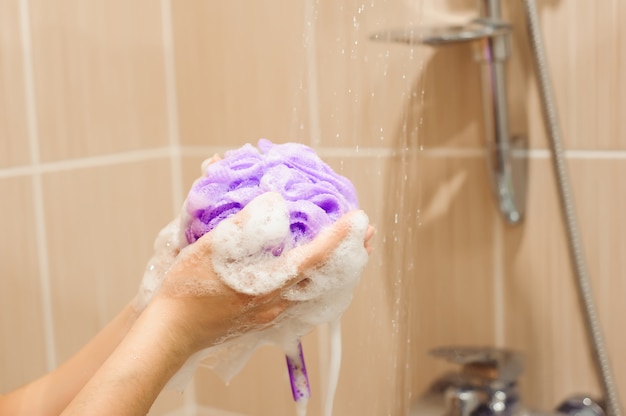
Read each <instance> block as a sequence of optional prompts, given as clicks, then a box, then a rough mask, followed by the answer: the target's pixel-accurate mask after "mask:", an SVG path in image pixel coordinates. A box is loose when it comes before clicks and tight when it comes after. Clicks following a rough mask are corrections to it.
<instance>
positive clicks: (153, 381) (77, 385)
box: [0, 213, 374, 416]
mask: <svg viewBox="0 0 626 416" xmlns="http://www.w3.org/2000/svg"><path fill="white" fill-rule="evenodd" d="M238 215H245V213H243V214H242V213H240V214H238ZM350 215H352V213H348V214H346V215H345V216H344V217H342V218H341V219H340V220H339V221H337V222H336V223H335V224H334V225H333V226H331V229H330V232H328V233H323V234H321V235H320V236H319V237H318V238H316V239H315V240H314V241H313V242H311V243H309V244H307V245H305V246H302V247H300V248H299V249H301V250H302V252H303V254H304V256H303V258H304V261H303V262H302V263H300V264H299V267H298V271H299V273H298V275H297V276H294V277H293V278H292V279H291V280H290V281H288V282H287V283H286V286H287V287H288V286H290V285H295V284H298V283H300V282H301V281H302V280H303V276H304V274H305V272H306V271H307V270H313V269H315V268H317V267H321V266H322V265H323V264H324V262H325V261H326V259H327V258H328V256H329V254H330V253H332V251H333V250H334V249H335V248H336V247H337V246H338V245H339V243H340V242H341V241H342V239H343V238H345V237H346V235H347V233H348V231H349V229H350ZM373 234H374V229H373V228H372V227H371V226H370V227H368V230H367V232H366V235H365V237H364V245H365V248H366V249H367V251H368V253H369V252H370V250H371V248H370V243H369V242H370V239H371V237H372V236H373ZM211 244H212V243H211V233H209V234H207V235H205V236H203V237H202V238H201V239H199V240H198V241H197V242H196V243H194V244H192V245H191V246H189V247H186V248H185V249H183V250H182V251H181V252H180V253H179V254H178V256H177V257H176V261H175V262H174V264H173V265H172V267H171V268H170V270H169V271H168V273H167V276H166V280H165V281H164V283H163V286H162V288H161V289H160V290H159V291H158V292H157V294H156V295H155V297H154V299H152V301H151V302H150V303H149V304H148V306H147V307H146V308H145V310H143V311H142V312H138V311H136V310H135V308H134V306H133V305H134V303H133V302H130V303H129V304H128V306H126V307H125V308H124V309H123V310H122V311H121V312H120V313H119V314H118V315H117V316H116V317H115V318H113V320H111V321H110V322H109V324H108V325H107V326H105V327H104V328H103V329H102V330H101V331H100V332H99V333H98V334H97V335H96V336H95V337H94V338H93V339H92V340H91V341H90V342H89V343H87V344H86V345H85V346H84V347H83V348H82V349H81V350H80V351H79V352H78V353H76V354H75V355H74V356H73V357H71V358H70V359H69V360H68V361H66V362H65V363H64V364H63V365H61V366H60V367H58V368H57V369H55V370H54V371H52V372H50V373H48V374H46V375H45V376H43V377H41V378H39V379H37V380H35V381H33V382H31V383H30V384H27V385H26V386H24V387H21V388H19V389H17V390H15V391H13V392H10V393H8V394H6V395H2V396H0V415H2V416H5V415H16V416H17V415H29V416H30V415H41V416H47V415H55V416H56V415H64V416H68V415H93V416H96V415H107V416H108V415H120V416H124V415H128V416H131V415H145V414H147V413H148V411H149V410H150V407H151V406H152V404H153V402H154V401H155V400H156V398H157V396H158V395H159V393H160V392H161V390H162V389H163V387H164V386H165V384H166V383H167V381H168V380H169V379H170V378H171V377H172V376H173V375H174V374H175V373H176V371H177V370H178V369H179V368H180V367H181V366H182V365H183V364H184V362H185V361H186V360H187V359H188V358H189V357H190V356H191V355H192V354H194V353H195V352H197V351H199V350H202V349H204V348H208V347H211V346H213V345H216V344H218V343H220V342H222V341H223V340H224V339H225V337H226V336H228V335H229V334H232V333H245V332H246V331H251V330H255V329H260V328H263V327H266V326H268V325H271V324H272V322H273V321H274V320H275V319H276V318H277V317H278V316H279V315H280V314H281V313H282V312H283V311H285V310H286V309H287V308H289V306H290V305H291V304H292V303H291V302H290V301H287V300H285V299H284V298H283V297H282V296H281V292H282V290H283V289H284V288H285V287H282V288H280V289H279V290H276V291H274V292H271V293H267V294H264V295H261V296H249V295H244V294H241V293H238V292H235V291H234V290H232V289H230V288H228V287H227V286H226V285H224V284H223V283H222V281H221V280H220V279H219V277H218V276H217V275H216V273H215V272H214V271H213V268H212V266H211V261H210V258H211ZM189 278H194V279H200V280H203V281H206V282H207V283H209V284H211V285H212V287H215V288H217V289H218V290H215V291H212V292H211V294H207V295H205V296H194V295H190V294H188V293H182V292H180V291H177V290H176V287H177V283H178V282H180V281H183V280H185V279H189Z"/></svg>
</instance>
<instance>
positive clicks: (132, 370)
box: [62, 302, 193, 416]
mask: <svg viewBox="0 0 626 416" xmlns="http://www.w3.org/2000/svg"><path fill="white" fill-rule="evenodd" d="M172 319H175V314H174V313H173V312H172V311H171V310H168V308H167V305H165V307H164V305H163V302H160V303H158V304H157V306H153V304H151V305H150V306H148V308H147V309H146V310H145V311H144V312H143V313H142V315H141V316H140V317H139V318H138V319H137V322H136V323H135V325H134V326H133V327H132V328H131V330H130V331H129V332H128V334H127V335H126V337H125V338H124V340H123V341H122V342H121V343H120V344H119V346H118V347H117V349H116V350H115V351H114V352H113V353H112V354H111V356H110V357H109V358H108V359H107V360H106V362H105V363H104V364H103V365H102V366H101V367H100V368H99V369H98V371H97V372H96V374H95V375H94V376H93V377H92V378H91V379H90V381H89V382H88V383H87V384H86V386H85V387H84V388H83V389H82V390H81V391H80V393H79V394H78V395H77V396H76V397H75V398H74V400H73V401H72V402H71V403H70V405H69V406H68V407H67V408H66V410H65V411H64V412H63V413H62V415H64V416H68V415H81V416H83V415H93V416H95V415H119V416H124V415H129V416H130V415H145V414H147V413H148V411H149V410H150V407H151V406H152V403H153V402H154V400H155V399H156V398H157V396H158V395H159V393H160V392H161V390H162V389H163V387H164V386H165V384H166V383H167V381H168V380H169V379H170V378H171V377H172V376H173V375H174V373H175V372H176V371H177V370H178V369H179V368H180V367H181V366H182V365H183V363H184V362H185V360H186V359H187V358H188V357H189V355H190V354H191V353H192V352H193V350H192V349H191V348H190V346H189V345H188V344H185V343H184V342H183V340H184V337H180V336H179V333H177V332H176V328H177V326H179V325H177V324H173V323H172Z"/></svg>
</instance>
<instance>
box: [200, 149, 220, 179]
mask: <svg viewBox="0 0 626 416" xmlns="http://www.w3.org/2000/svg"><path fill="white" fill-rule="evenodd" d="M220 160H222V157H221V156H220V155H219V154H217V153H216V154H214V155H213V156H211V157H210V158H208V159H205V160H204V161H203V162H202V165H201V169H202V174H203V175H205V174H206V170H207V168H208V167H209V166H210V165H212V164H213V163H215V162H219V161H220Z"/></svg>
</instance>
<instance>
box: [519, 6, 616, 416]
mask: <svg viewBox="0 0 626 416" xmlns="http://www.w3.org/2000/svg"><path fill="white" fill-rule="evenodd" d="M523 1H524V6H525V7H524V8H525V11H526V17H527V19H526V21H527V23H528V34H529V37H530V44H531V48H532V52H533V57H534V60H535V67H536V70H537V79H538V83H539V90H540V94H541V100H542V103H543V115H544V118H545V124H546V130H547V132H548V138H549V142H550V146H551V148H552V162H553V167H554V171H555V175H556V181H557V188H558V191H559V198H560V201H561V208H562V210H563V216H564V222H565V228H566V231H567V236H568V244H569V251H570V257H571V261H572V265H573V267H574V272H575V277H576V287H577V289H578V294H579V297H580V301H581V309H582V312H583V316H584V319H585V323H586V328H587V335H588V339H589V343H590V346H591V349H592V355H593V357H594V360H595V364H596V368H597V371H598V374H599V379H600V382H601V385H602V390H603V394H604V399H605V401H606V411H607V413H608V415H609V416H621V415H622V410H621V406H620V402H619V397H618V394H617V388H616V386H615V382H614V381H613V375H612V373H611V365H610V362H609V357H608V354H607V351H606V347H605V344H604V339H603V336H602V330H601V328H600V322H599V320H598V316H597V313H596V308H595V304H594V300H593V294H592V292H591V285H590V279H589V275H588V273H587V266H586V264H585V259H584V256H583V251H582V245H581V240H580V235H579V232H578V226H577V223H576V215H575V211H574V204H573V202H572V195H571V191H570V186H569V179H568V174H567V166H566V163H565V155H564V151H563V145H562V142H561V132H560V127H559V122H558V118H557V113H556V105H555V103H554V94H553V92H552V85H551V83H550V77H549V73H548V63H547V60H546V57H545V52H544V48H543V41H542V36H541V28H540V26H539V18H538V16H537V7H536V4H535V0H523Z"/></svg>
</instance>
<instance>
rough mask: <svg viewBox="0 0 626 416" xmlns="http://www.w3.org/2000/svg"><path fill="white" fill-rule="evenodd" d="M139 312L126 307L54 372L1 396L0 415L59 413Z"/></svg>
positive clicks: (114, 345)
mask: <svg viewBox="0 0 626 416" xmlns="http://www.w3.org/2000/svg"><path fill="white" fill-rule="evenodd" d="M137 315H138V313H137V312H136V311H135V310H134V309H133V307H132V306H130V305H129V306H126V307H125V308H124V309H123V310H122V311H121V312H120V313H119V314H118V315H117V316H116V317H115V318H113V320H111V322H109V324H107V325H106V326H105V327H104V328H103V329H102V330H101V331H100V332H99V333H98V334H97V335H96V336H95V337H94V338H93V339H92V340H91V341H89V343H88V344H86V345H85V346H84V347H83V348H82V349H81V350H80V351H79V352H78V353H76V354H75V355H74V356H72V357H71V358H70V359H68V360H67V361H66V362H65V363H63V364H62V365H61V366H59V367H58V368H57V369H55V370H54V371H52V372H50V373H48V374H46V375H45V376H43V377H41V378H39V379H37V380H35V381H33V382H31V383H30V384H27V385H26V386H24V387H21V388H20V389H18V390H15V391H13V392H11V393H9V394H7V395H6V396H2V397H0V415H3V416H5V415H11V416H14V415H15V416H18V415H35V414H36V415H41V416H45V415H55V416H56V415H58V414H59V413H61V411H63V409H65V407H66V406H67V405H68V404H69V403H70V401H71V400H72V399H73V398H74V396H76V395H77V394H78V392H79V391H80V390H81V389H82V388H83V387H84V386H85V384H86V383H87V381H88V380H89V379H90V378H91V377H92V376H93V375H94V373H95V372H96V370H97V369H98V368H99V367H100V366H101V365H102V363H104V362H105V360H106V359H107V358H108V357H109V355H110V354H111V353H112V352H113V350H115V348H116V347H117V346H118V344H119V343H120V341H121V340H122V339H123V338H124V336H125V335H126V333H127V332H128V330H129V329H130V328H131V326H132V325H133V323H134V322H135V320H136V319H137Z"/></svg>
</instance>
